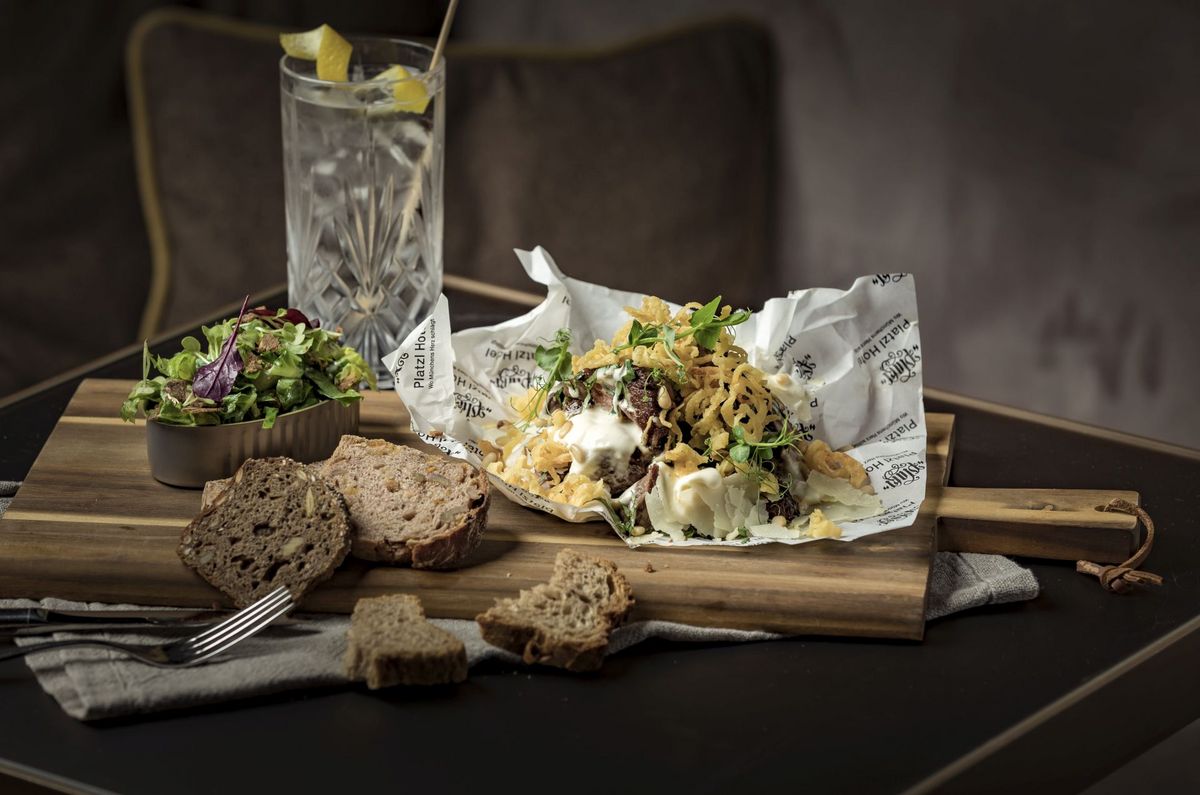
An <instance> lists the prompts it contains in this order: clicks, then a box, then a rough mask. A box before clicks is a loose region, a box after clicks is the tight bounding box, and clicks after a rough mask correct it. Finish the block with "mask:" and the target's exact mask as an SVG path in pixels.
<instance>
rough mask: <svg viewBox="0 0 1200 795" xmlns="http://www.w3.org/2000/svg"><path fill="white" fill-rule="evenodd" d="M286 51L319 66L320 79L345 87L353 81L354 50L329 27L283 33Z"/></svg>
mask: <svg viewBox="0 0 1200 795" xmlns="http://www.w3.org/2000/svg"><path fill="white" fill-rule="evenodd" d="M279 43H280V44H281V45H283V51H284V52H285V53H287V54H288V55H290V56H291V57H293V58H299V59H300V60H302V61H316V62H317V78H318V79H319V80H330V81H335V82H341V83H345V82H346V81H348V80H349V79H350V52H351V51H352V50H353V47H351V46H350V42H348V41H346V40H345V39H343V38H342V37H341V36H340V35H338V32H337V31H336V30H334V29H333V28H331V27H329V26H328V25H322V26H321V27H319V28H316V29H315V30H309V31H305V32H304V33H281V34H279Z"/></svg>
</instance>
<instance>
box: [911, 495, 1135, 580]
mask: <svg viewBox="0 0 1200 795" xmlns="http://www.w3.org/2000/svg"><path fill="white" fill-rule="evenodd" d="M1113 498H1120V499H1124V500H1128V501H1129V502H1131V503H1133V504H1134V505H1137V504H1139V501H1140V497H1139V495H1138V493H1137V492H1136V491H1116V490H1113V491H1103V490H1084V489H972V488H957V487H952V486H943V487H930V488H929V492H928V494H927V495H926V498H925V504H924V505H922V506H921V510H922V512H930V513H932V514H934V515H935V516H936V517H937V520H938V521H937V542H938V549H940V550H942V551H947V552H986V553H991V554H1000V555H1021V556H1026V557H1034V558H1050V559H1053V560H1092V561H1098V562H1101V563H1120V562H1122V561H1124V560H1125V559H1127V558H1128V557H1129V556H1130V555H1131V554H1132V553H1133V551H1134V550H1135V549H1137V542H1138V538H1137V519H1136V518H1135V517H1133V516H1129V515H1128V514H1123V513H1106V512H1104V511H1102V510H1100V509H1101V508H1102V507H1103V506H1105V505H1107V504H1108V503H1109V501H1110V500H1112V499H1113Z"/></svg>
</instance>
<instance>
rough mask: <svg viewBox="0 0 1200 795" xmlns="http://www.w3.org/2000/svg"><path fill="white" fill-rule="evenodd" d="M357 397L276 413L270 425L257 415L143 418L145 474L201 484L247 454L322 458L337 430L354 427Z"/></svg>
mask: <svg viewBox="0 0 1200 795" xmlns="http://www.w3.org/2000/svg"><path fill="white" fill-rule="evenodd" d="M358 415H359V403H358V402H357V401H356V402H354V403H352V404H351V405H349V406H343V405H342V404H341V403H338V402H337V401H336V400H324V401H321V402H320V403H318V404H316V405H315V406H309V407H308V408H304V409H300V410H299V411H293V412H290V413H288V414H280V415H279V417H278V418H277V419H276V420H275V425H274V427H272V428H269V429H266V430H264V429H263V427H262V420H261V419H257V420H246V421H244V422H231V423H226V424H223V425H195V426H185V425H168V424H166V423H161V422H155V421H154V420H150V421H149V422H147V423H146V450H147V453H148V454H149V456H150V474H151V475H153V476H154V479H155V480H157V481H160V482H162V483H166V484H167V485H169V486H183V487H185V488H193V489H198V488H203V487H204V484H205V483H207V482H208V481H210V480H220V479H221V478H227V477H229V476H230V475H232V474H233V473H234V472H235V471H237V468H238V467H240V466H241V465H242V462H243V461H245V460H246V459H247V458H269V457H271V456H287V457H288V458H293V459H295V460H297V461H300V462H302V463H310V462H312V461H319V460H321V459H322V458H328V457H329V455H330V454H331V453H333V450H334V448H335V447H337V445H338V442H339V441H340V440H341V438H342V436H343V435H345V434H348V433H349V434H353V433H357V432H358Z"/></svg>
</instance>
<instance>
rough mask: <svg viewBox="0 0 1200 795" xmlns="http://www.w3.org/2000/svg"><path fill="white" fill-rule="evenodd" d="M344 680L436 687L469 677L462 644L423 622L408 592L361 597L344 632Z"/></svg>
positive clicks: (373, 686)
mask: <svg viewBox="0 0 1200 795" xmlns="http://www.w3.org/2000/svg"><path fill="white" fill-rule="evenodd" d="M344 662H345V669H346V676H347V677H349V678H350V679H355V680H359V681H365V682H366V683H367V687H369V688H371V689H372V690H378V689H379V688H381V687H391V686H392V685H439V684H446V683H449V682H461V681H463V680H465V679H466V678H467V650H466V647H464V646H463V642H462V641H461V640H459V639H458V638H456V637H454V636H453V635H451V634H450V633H449V632H447V631H446V630H444V629H442V628H441V627H437V626H434V625H433V624H431V623H430V622H429V621H428V620H427V619H426V618H425V611H424V610H422V609H421V600H420V599H418V598H417V597H415V596H411V595H409V594H391V595H389V596H376V597H374V598H371V599H359V600H358V604H356V605H354V614H353V615H352V616H351V617H350V630H349V631H348V632H347V633H346V657H345V661H344Z"/></svg>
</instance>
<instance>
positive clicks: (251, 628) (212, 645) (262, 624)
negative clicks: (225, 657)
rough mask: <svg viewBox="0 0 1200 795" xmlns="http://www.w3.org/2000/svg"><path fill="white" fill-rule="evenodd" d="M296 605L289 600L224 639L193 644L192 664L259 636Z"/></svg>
mask: <svg viewBox="0 0 1200 795" xmlns="http://www.w3.org/2000/svg"><path fill="white" fill-rule="evenodd" d="M293 607H295V605H294V604H293V603H292V601H291V600H290V599H289V600H288V601H287V602H283V603H280V604H278V605H276V606H275V607H273V608H271V609H270V610H269V611H267V612H265V613H261V614H259V615H258V616H257V617H256V618H255V619H254V621H252V622H250V623H248V624H244V625H243V626H242V627H241V628H240V629H239V630H238V631H237V632H231V633H228V634H226V635H225V636H224V637H222V638H219V639H217V638H209V639H207V640H205V641H202V642H200V643H194V644H191V648H189V649H188V653H189V655H190V656H192V662H199V661H200V660H204V659H207V658H209V657H212V656H214V655H217V654H220V653H221V652H223V651H225V650H226V649H228V648H229V647H231V646H234V645H236V644H238V643H241V642H242V641H243V640H246V639H247V638H250V637H252V636H254V635H257V634H258V633H259V632H261V631H262V630H264V629H266V628H267V626H268V625H270V624H271V622H272V621H274V620H275V619H277V618H279V617H280V616H282V615H284V614H285V613H287V612H288V611H290V610H291V609H292V608H293Z"/></svg>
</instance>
